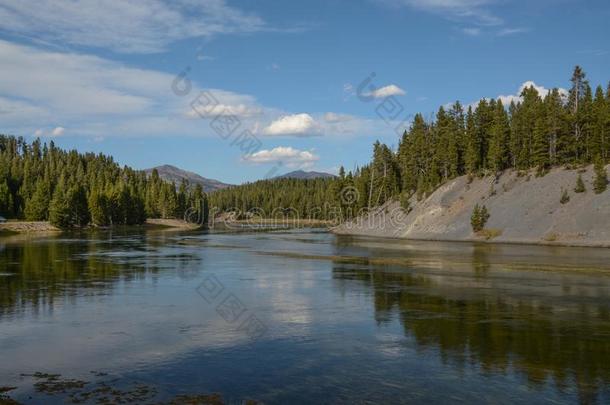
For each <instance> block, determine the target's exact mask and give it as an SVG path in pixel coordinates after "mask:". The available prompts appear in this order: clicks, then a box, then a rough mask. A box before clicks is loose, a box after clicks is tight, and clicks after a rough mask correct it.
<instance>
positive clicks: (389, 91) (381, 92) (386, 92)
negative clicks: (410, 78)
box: [366, 84, 407, 98]
mask: <svg viewBox="0 0 610 405" xmlns="http://www.w3.org/2000/svg"><path fill="white" fill-rule="evenodd" d="M405 94H407V93H406V92H405V91H404V90H403V89H401V88H400V87H398V86H397V85H395V84H390V85H388V86H384V87H380V88H378V89H376V90H374V91H372V92H370V93H368V94H366V95H368V96H371V97H374V98H386V97H390V96H404V95H405Z"/></svg>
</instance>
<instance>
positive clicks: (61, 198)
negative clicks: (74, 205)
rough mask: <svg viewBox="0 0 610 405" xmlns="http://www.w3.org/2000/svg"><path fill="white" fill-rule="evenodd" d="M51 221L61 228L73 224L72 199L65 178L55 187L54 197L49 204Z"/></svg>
mask: <svg viewBox="0 0 610 405" xmlns="http://www.w3.org/2000/svg"><path fill="white" fill-rule="evenodd" d="M49 222H50V223H51V225H54V226H56V227H58V228H61V229H65V228H70V227H71V226H72V218H71V212H70V201H69V200H68V195H67V192H66V190H65V185H64V181H63V179H62V180H61V181H60V183H59V185H58V186H57V187H56V188H55V192H54V193H53V198H52V199H51V203H50V205H49Z"/></svg>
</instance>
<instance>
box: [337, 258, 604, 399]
mask: <svg viewBox="0 0 610 405" xmlns="http://www.w3.org/2000/svg"><path fill="white" fill-rule="evenodd" d="M473 266H474V265H473ZM473 270H474V272H475V273H474V276H475V277H481V274H480V269H479V268H476V266H474V267H473ZM333 277H334V278H335V279H337V280H358V281H360V282H362V283H363V284H365V285H367V286H369V287H370V288H371V289H372V292H373V296H374V305H375V314H376V315H375V316H376V320H377V321H378V322H386V321H389V320H390V319H392V316H393V315H398V316H399V319H400V322H401V323H402V325H403V326H404V329H405V334H406V335H408V336H412V337H413V338H414V339H415V341H416V342H417V344H418V345H419V346H420V347H422V348H431V349H435V350H438V351H439V354H440V356H441V357H442V359H443V361H444V362H451V363H452V364H454V365H455V366H457V367H460V368H461V367H463V366H464V365H466V364H468V363H470V364H476V365H478V366H479V367H480V368H481V370H482V372H484V373H507V372H509V371H511V369H514V370H516V371H518V372H520V373H523V374H524V375H525V376H527V379H528V381H529V383H530V384H531V385H532V386H540V385H542V384H544V383H545V382H546V381H547V380H548V379H549V378H552V379H553V380H554V382H555V383H556V385H557V387H558V389H560V390H565V389H567V388H569V387H573V386H574V385H576V388H577V389H578V393H579V396H580V399H581V402H583V403H590V402H595V398H596V396H597V392H598V390H599V389H600V388H601V387H604V386H605V385H607V384H608V383H610V313H609V310H608V306H607V301H604V302H603V303H602V302H601V301H600V304H599V305H592V304H591V303H590V302H589V303H578V304H577V305H575V306H574V307H575V308H577V309H575V310H573V311H569V313H568V314H566V313H564V311H563V309H562V308H556V307H555V305H553V304H552V303H550V304H549V303H545V302H544V300H541V299H540V297H536V296H532V297H531V298H530V297H527V296H526V297H524V296H523V295H519V296H518V297H517V298H515V297H512V298H510V297H506V291H499V290H497V291H493V292H491V293H489V294H488V293H486V294H470V295H469V294H468V292H466V291H465V292H463V293H462V294H459V292H458V293H457V294H458V295H457V296H456V295H453V293H452V296H451V297H448V296H447V295H446V294H443V290H442V289H440V287H442V288H444V291H445V292H446V291H448V290H447V286H446V285H443V286H439V285H437V283H436V282H434V281H433V280H432V278H431V277H429V276H427V275H425V274H424V273H420V272H417V273H415V272H406V271H405V269H404V268H403V269H398V268H396V267H394V268H392V267H386V268H383V267H380V266H375V267H374V268H373V267H369V268H368V269H367V268H364V266H362V265H359V266H354V265H350V264H340V263H335V266H334V268H333ZM571 299H574V298H573V297H572V298H571Z"/></svg>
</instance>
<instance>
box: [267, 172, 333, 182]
mask: <svg viewBox="0 0 610 405" xmlns="http://www.w3.org/2000/svg"><path fill="white" fill-rule="evenodd" d="M334 177H336V176H335V175H334V174H330V173H324V172H314V171H311V172H306V171H304V170H295V171H293V172H290V173H286V174H282V175H281V176H276V177H274V179H301V180H308V179H331V178H334Z"/></svg>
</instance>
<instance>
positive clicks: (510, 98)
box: [496, 80, 568, 106]
mask: <svg viewBox="0 0 610 405" xmlns="http://www.w3.org/2000/svg"><path fill="white" fill-rule="evenodd" d="M530 87H533V88H534V89H536V91H537V92H538V94H539V95H540V97H542V98H544V97H546V96H547V94H549V92H550V90H549V89H547V88H546V87H544V86H539V85H537V84H536V83H534V82H533V81H531V80H528V81H526V82H525V83H523V84H522V85H521V87H519V90H518V91H517V94H511V95H500V96H498V97H496V99H497V100H500V101H502V104H504V105H505V106H508V105H510V103H511V102H514V103H518V102H520V101H521V100H522V97H521V94H522V93H523V90H525V89H527V88H530ZM559 93H560V94H561V96H562V97H567V95H568V91H567V90H566V89H562V88H560V89H559Z"/></svg>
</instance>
